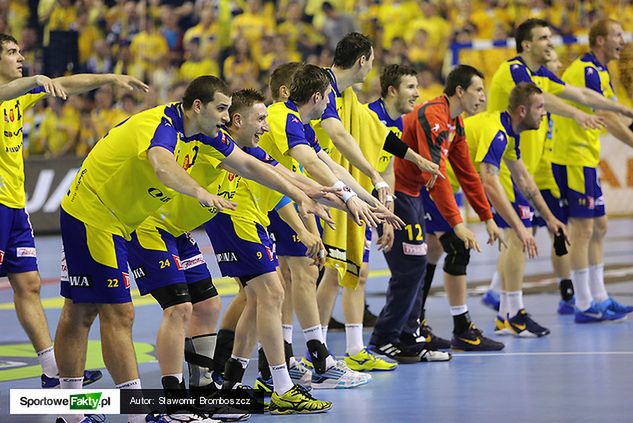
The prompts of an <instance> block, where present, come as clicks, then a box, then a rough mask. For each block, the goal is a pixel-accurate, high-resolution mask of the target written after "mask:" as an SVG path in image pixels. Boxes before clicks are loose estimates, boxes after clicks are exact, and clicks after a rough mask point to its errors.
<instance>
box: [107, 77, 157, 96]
mask: <svg viewBox="0 0 633 423" xmlns="http://www.w3.org/2000/svg"><path fill="white" fill-rule="evenodd" d="M113 77H114V81H113V84H114V86H116V87H120V88H123V89H124V90H128V91H133V90H139V91H143V92H148V91H149V86H147V84H146V83H144V82H143V81H141V80H139V79H136V78H134V77H133V76H129V75H113Z"/></svg>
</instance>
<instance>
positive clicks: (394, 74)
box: [380, 65, 418, 98]
mask: <svg viewBox="0 0 633 423" xmlns="http://www.w3.org/2000/svg"><path fill="white" fill-rule="evenodd" d="M417 74H418V73H417V72H416V71H415V69H413V68H412V67H410V66H406V65H388V66H386V67H385V68H384V69H383V70H382V73H381V74H380V96H381V97H383V98H384V97H386V96H387V93H388V92H389V87H394V88H396V89H398V87H399V86H400V82H401V81H402V77H403V76H408V75H410V76H416V75H417Z"/></svg>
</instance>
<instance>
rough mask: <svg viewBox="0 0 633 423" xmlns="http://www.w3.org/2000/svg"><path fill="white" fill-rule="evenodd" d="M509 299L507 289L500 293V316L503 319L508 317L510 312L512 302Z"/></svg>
mask: <svg viewBox="0 0 633 423" xmlns="http://www.w3.org/2000/svg"><path fill="white" fill-rule="evenodd" d="M509 301H510V300H509V299H508V293H507V292H506V291H501V293H500V294H499V316H501V318H502V319H503V320H506V319H507V318H508V313H509V312H510V304H509Z"/></svg>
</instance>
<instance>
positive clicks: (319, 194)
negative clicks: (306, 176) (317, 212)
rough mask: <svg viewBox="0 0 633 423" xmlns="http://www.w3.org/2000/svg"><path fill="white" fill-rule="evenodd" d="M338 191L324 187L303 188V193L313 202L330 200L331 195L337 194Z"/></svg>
mask: <svg viewBox="0 0 633 423" xmlns="http://www.w3.org/2000/svg"><path fill="white" fill-rule="evenodd" d="M340 191H341V190H340V188H334V187H326V186H324V185H315V186H312V185H309V186H306V187H304V188H303V192H304V193H305V194H306V195H307V196H308V197H310V198H312V199H313V200H320V199H322V198H325V199H331V198H332V195H335V194H338V193H339V192H340Z"/></svg>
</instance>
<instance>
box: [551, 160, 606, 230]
mask: <svg viewBox="0 0 633 423" xmlns="http://www.w3.org/2000/svg"><path fill="white" fill-rule="evenodd" d="M552 169H553V171H554V178H556V183H557V184H558V188H559V189H560V198H561V200H562V202H563V209H564V210H565V212H566V214H567V216H568V217H577V218H595V217H601V216H604V215H605V214H606V210H605V207H604V197H603V195H602V188H601V187H600V177H599V176H598V171H597V169H596V168H595V167H587V166H565V165H558V164H552Z"/></svg>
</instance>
